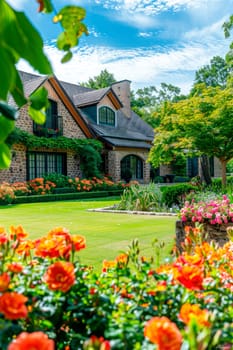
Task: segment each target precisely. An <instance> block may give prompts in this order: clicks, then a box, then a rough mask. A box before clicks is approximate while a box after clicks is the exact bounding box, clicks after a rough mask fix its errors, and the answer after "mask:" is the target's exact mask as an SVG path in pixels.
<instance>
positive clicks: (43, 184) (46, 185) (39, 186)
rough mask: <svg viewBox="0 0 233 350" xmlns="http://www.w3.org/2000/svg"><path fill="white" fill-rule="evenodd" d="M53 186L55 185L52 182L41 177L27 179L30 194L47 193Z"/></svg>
mask: <svg viewBox="0 0 233 350" xmlns="http://www.w3.org/2000/svg"><path fill="white" fill-rule="evenodd" d="M54 187H56V185H55V184H54V183H53V182H51V181H47V180H45V179H44V178H42V177H41V178H39V177H38V178H36V179H33V180H30V181H28V188H29V190H30V191H31V193H32V194H42V195H43V194H48V193H51V192H52V189H53V188H54Z"/></svg>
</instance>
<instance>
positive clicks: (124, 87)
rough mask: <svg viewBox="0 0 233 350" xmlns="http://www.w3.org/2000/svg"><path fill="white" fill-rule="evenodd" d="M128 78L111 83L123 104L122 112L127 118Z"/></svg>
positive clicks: (128, 112) (129, 109)
mask: <svg viewBox="0 0 233 350" xmlns="http://www.w3.org/2000/svg"><path fill="white" fill-rule="evenodd" d="M130 83H131V81H130V80H121V81H117V82H116V83H113V84H112V89H113V91H114V92H115V94H116V95H117V97H118V98H119V100H120V101H121V103H122V104H123V107H122V112H123V113H124V114H125V115H126V117H127V118H130V117H131V106H130Z"/></svg>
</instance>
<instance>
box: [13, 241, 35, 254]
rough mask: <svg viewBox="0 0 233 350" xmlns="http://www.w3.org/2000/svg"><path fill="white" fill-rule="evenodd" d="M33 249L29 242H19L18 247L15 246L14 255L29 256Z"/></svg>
mask: <svg viewBox="0 0 233 350" xmlns="http://www.w3.org/2000/svg"><path fill="white" fill-rule="evenodd" d="M34 247H35V244H34V242H32V241H30V240H27V241H23V242H20V243H19V245H18V246H17V248H16V253H17V254H19V255H23V256H29V255H30V252H31V249H34Z"/></svg>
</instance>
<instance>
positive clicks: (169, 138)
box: [149, 84, 233, 186]
mask: <svg viewBox="0 0 233 350" xmlns="http://www.w3.org/2000/svg"><path fill="white" fill-rule="evenodd" d="M232 94H233V87H232V86H229V87H227V88H226V89H221V88H220V87H212V86H210V87H206V86H205V85H204V84H201V85H200V86H198V94H196V95H194V96H191V97H190V98H188V99H186V100H182V101H179V102H176V103H172V102H166V103H164V105H163V108H162V109H161V113H160V118H161V123H160V125H159V127H158V128H157V129H156V130H155V131H156V136H155V140H154V146H153V147H152V149H151V151H150V155H149V160H150V162H151V163H152V164H153V166H154V167H158V166H159V165H160V164H164V163H170V162H172V161H173V160H174V159H175V157H176V155H177V154H180V152H182V153H183V154H185V155H186V157H188V156H201V155H208V156H210V157H211V156H214V157H216V158H218V159H219V161H220V163H221V166H222V184H223V185H224V186H225V185H226V165H227V163H228V162H229V161H230V160H231V159H232V158H233V133H232V130H233V102H232Z"/></svg>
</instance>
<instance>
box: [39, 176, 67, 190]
mask: <svg viewBox="0 0 233 350" xmlns="http://www.w3.org/2000/svg"><path fill="white" fill-rule="evenodd" d="M43 178H44V180H45V181H50V182H53V183H54V184H55V185H56V188H62V187H70V183H69V177H68V176H66V175H63V174H58V173H51V174H48V175H45V176H44V177H43Z"/></svg>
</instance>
